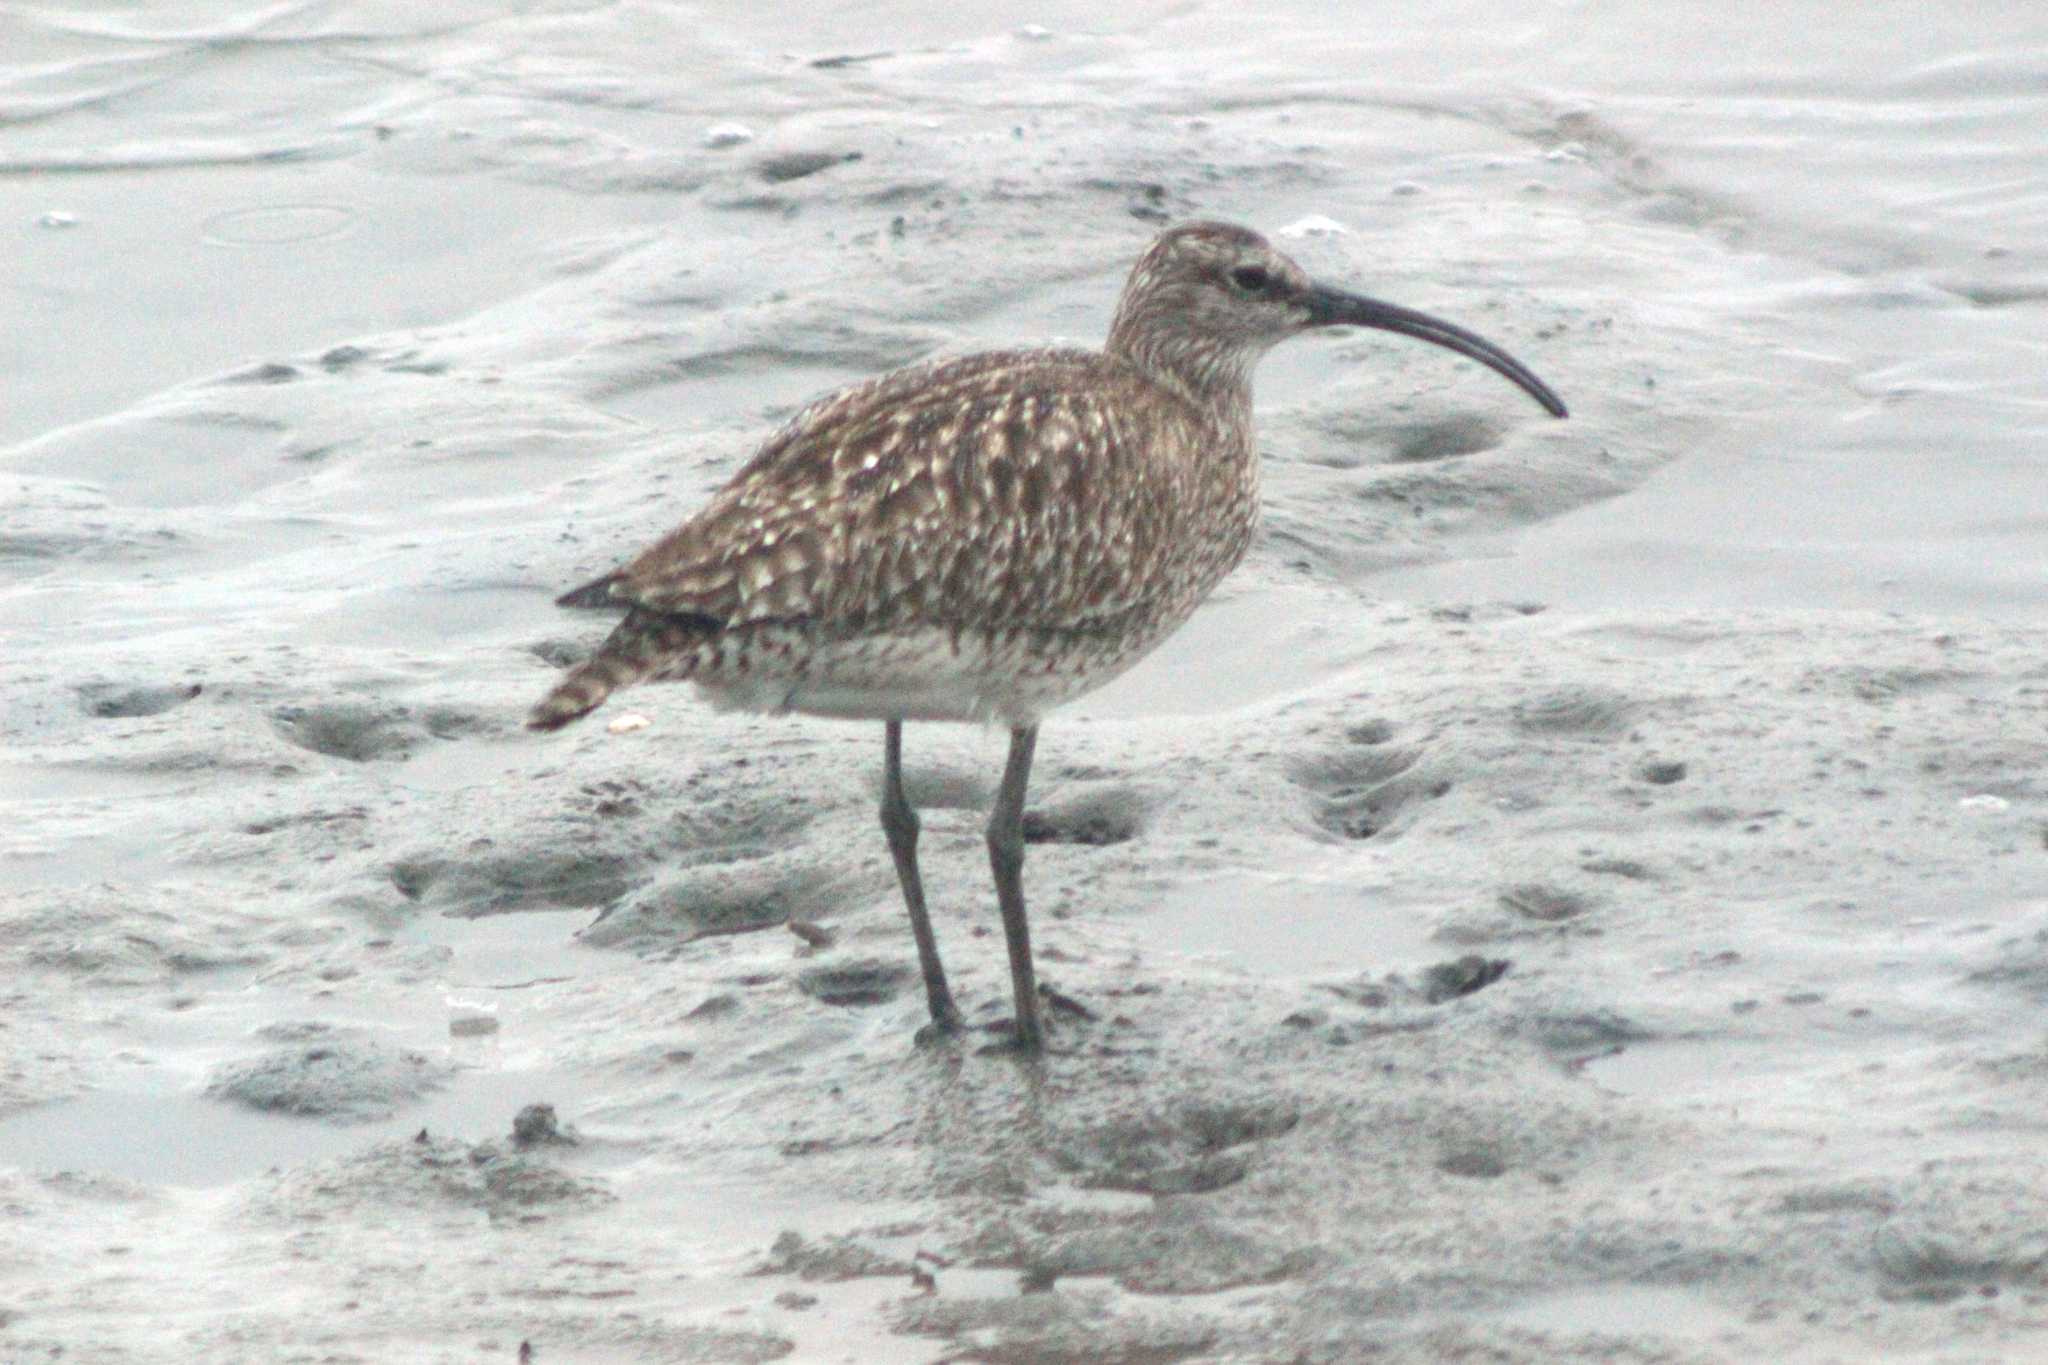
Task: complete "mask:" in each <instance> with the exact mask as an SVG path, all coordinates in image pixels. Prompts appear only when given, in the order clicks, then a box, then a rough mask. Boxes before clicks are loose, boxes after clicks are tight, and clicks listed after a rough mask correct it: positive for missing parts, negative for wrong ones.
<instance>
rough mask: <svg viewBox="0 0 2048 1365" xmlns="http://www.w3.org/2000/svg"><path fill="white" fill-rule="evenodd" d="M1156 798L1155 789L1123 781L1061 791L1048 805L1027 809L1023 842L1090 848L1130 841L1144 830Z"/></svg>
mask: <svg viewBox="0 0 2048 1365" xmlns="http://www.w3.org/2000/svg"><path fill="white" fill-rule="evenodd" d="M1157 801H1158V798H1157V795H1156V794H1155V793H1152V792H1146V791H1141V790H1140V789H1138V788H1136V787H1129V786H1125V785H1123V784H1121V783H1104V784H1099V785H1092V786H1089V787H1086V788H1083V789H1082V790H1079V791H1074V792H1062V793H1060V794H1059V795H1058V796H1056V797H1055V798H1054V799H1053V800H1051V801H1049V802H1047V803H1046V804H1045V805H1043V806H1041V807H1039V808H1037V809H1035V810H1028V811H1026V812H1024V842H1025V843H1027V844H1082V845H1085V846H1087V847H1090V848H1103V847H1107V846H1108V845H1110V844H1122V843H1128V842H1130V841H1131V840H1132V839H1135V838H1136V837H1137V836H1138V835H1139V833H1141V832H1142V831H1143V829H1144V825H1145V817H1146V816H1147V815H1148V814H1150V812H1151V811H1152V809H1153V807H1154V806H1155V805H1156V804H1157Z"/></svg>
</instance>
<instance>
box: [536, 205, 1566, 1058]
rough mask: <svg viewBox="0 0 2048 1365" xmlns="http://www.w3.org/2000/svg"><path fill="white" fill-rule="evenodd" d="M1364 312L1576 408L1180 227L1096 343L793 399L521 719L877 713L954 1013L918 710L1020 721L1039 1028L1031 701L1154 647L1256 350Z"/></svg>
mask: <svg viewBox="0 0 2048 1365" xmlns="http://www.w3.org/2000/svg"><path fill="white" fill-rule="evenodd" d="M1347 323H1348V324H1354V325H1360V326H1369V327H1381V328H1385V329H1387V330H1392V331H1398V332H1403V333H1406V334H1408V335H1412V336H1417V337H1420V338H1422V339H1424V340H1428V341H1432V342H1435V343H1437V344H1439V345H1445V346H1449V347H1451V348H1452V349H1454V350H1457V351H1459V352H1460V353H1462V354H1465V355H1467V356H1470V357H1472V358H1474V359H1476V360H1479V361H1480V362H1481V363H1483V364H1485V365H1488V366H1489V367H1491V368H1493V369H1495V370H1497V371H1498V372H1500V373H1502V374H1504V375H1506V376H1507V377H1508V378H1510V379H1512V380H1513V381H1514V382H1515V383H1517V384H1519V385H1521V386H1522V387H1523V388H1524V389H1525V390H1527V391H1528V392H1529V393H1530V394H1532V395H1533V396H1535V397H1536V399H1537V400H1538V401H1539V402H1541V403H1542V404H1543V405H1544V406H1545V407H1546V408H1548V409H1549V410H1550V411H1551V412H1552V413H1554V414H1555V415H1557V416H1560V417H1561V416H1563V415H1564V406H1563V404H1562V403H1560V402H1559V401H1558V400H1557V398H1556V397H1555V395H1553V394H1552V393H1551V392H1550V391H1549V389H1548V388H1546V387H1545V386H1544V385H1543V384H1542V383H1541V381H1539V380H1537V379H1536V378H1535V376H1534V375H1532V374H1530V373H1529V372H1528V371H1527V370H1526V369H1524V368H1522V367H1521V366H1520V365H1519V364H1518V363H1517V362H1515V361H1514V360H1513V359H1512V358H1510V357H1508V356H1507V355H1506V354H1505V353H1504V352H1501V351H1500V350H1498V348H1496V347H1493V346H1492V345H1491V344H1490V343H1488V342H1485V341H1483V340H1481V339H1480V338H1477V337H1475V336H1473V335H1472V334H1471V333H1469V332H1465V331H1463V330H1462V329H1459V328H1456V327H1453V326H1451V325H1450V324H1448V323H1444V322H1440V321H1438V320H1436V319H1434V318H1430V317H1426V316H1425V315H1423V314H1419V313H1412V312H1409V311H1408V310H1405V309H1400V308H1396V307H1394V306H1393V305H1390V304H1383V303H1377V302H1375V301H1373V300H1370V299H1364V298H1360V297H1358V296H1356V295H1350V294H1344V293H1341V292H1339V291H1335V290H1330V289H1325V288H1321V287H1319V286H1317V285H1314V284H1313V283H1311V282H1310V281H1309V279H1308V277H1307V276H1306V275H1305V274H1303V273H1302V271H1301V268H1300V267H1299V266H1297V265H1296V264H1295V263H1294V262H1293V261H1291V260H1289V259H1288V258H1287V257H1285V256H1283V255H1281V254H1280V253H1279V252H1277V251H1275V250H1274V249H1273V247H1272V246H1271V245H1270V244H1268V243H1267V242H1266V240H1265V239H1264V238H1262V237H1260V236H1259V235H1258V234H1256V233H1253V232H1251V231H1248V230H1247V229H1244V228H1239V227H1233V226H1230V225H1227V224H1220V223H1194V224H1189V225H1186V226H1183V227H1179V228H1175V229H1173V230H1171V231H1169V232H1166V233H1164V234H1162V235H1161V236H1160V237H1159V238H1158V240H1156V241H1155V242H1154V243H1153V245H1152V247H1151V249H1150V250H1149V251H1147V252H1146V253H1145V255H1144V257H1143V258H1142V259H1141V260H1140V261H1139V263H1138V265H1137V267H1136V269H1135V270H1133V272H1132V274H1131V278H1130V281H1129V283H1128V284H1127V285H1126V286H1125V289H1124V293H1123V297H1122V299H1121V301H1120V302H1119V304H1118V307H1117V312H1116V317H1115V319H1114V321H1113V323H1112V325H1111V328H1110V335H1109V339H1108V342H1107V343H1106V345H1105V347H1104V349H1103V350H1102V351H1100V352H1095V351H1078V350H1041V351H997V352H989V353H986V354H981V355H971V356H965V357H960V358H956V359H949V360H938V361H932V362H929V363H926V364H923V365H916V366H912V367H910V368H908V369H904V370H899V371H896V372H895V373H893V374H888V375H884V376H882V377H880V378H878V379H873V380H870V381H868V382H867V383H865V384H860V385H856V386H854V387H852V388H849V389H845V390H842V391H840V392H838V393H836V394H832V395H830V396H828V397H826V398H823V399H820V400H819V401H818V402H816V403H813V404H812V405H811V406H810V407H808V408H806V409H805V410H804V411H803V412H801V413H799V414H798V415H797V416H796V417H795V418H794V419H793V420H792V421H790V422H789V423H788V424H787V425H786V426H784V427H783V428H782V430H780V431H779V432H777V433H776V434H775V435H774V436H772V437H770V438H769V440H768V442H767V443H766V444H765V445H763V446H762V447H761V449H760V450H759V451H758V452H757V453H756V454H755V455H754V457H753V459H751V460H749V461H748V462H747V464H746V466H745V467H744V468H742V469H741V470H740V471H739V473H737V474H736V475H734V477H733V479H732V480H731V482H729V483H728V484H726V486H725V487H724V488H723V489H721V490H720V491H719V492H718V493H717V494H716V495H715V496H714V497H713V498H712V500H711V501H710V503H709V504H708V505H707V506H705V507H704V508H703V510H701V511H700V512H698V513H697V514H696V515H695V516H693V517H692V518H690V519H689V520H688V521H686V522H684V523H683V524H682V525H681V526H679V527H677V528H676V529H675V530H673V531H671V532H670V533H669V534H668V535H666V536H664V537H662V538H661V539H660V540H658V541H656V542H655V543H654V544H653V545H652V546H650V547H649V548H648V549H647V550H646V551H644V552H643V553H642V554H640V555H639V556H638V557H637V558H635V559H633V560H632V561H630V562H629V563H627V564H626V565H625V566H623V567H622V568H620V569H617V570H615V571H614V572H612V573H609V574H606V575H605V576H604V577H602V578H599V579H597V580H595V581H594V582H591V583H588V584H585V585H584V586H583V587H581V588H578V589H576V590H575V591H574V592H571V593H569V594H567V595H566V596H564V597H563V598H562V599H561V601H562V604H563V605H566V606H575V607H609V608H613V609H620V610H623V611H624V612H625V617H624V619H623V620H622V621H621V622H620V623H619V625H618V627H617V629H615V630H614V631H613V632H612V634H611V636H610V638H609V639H607V640H606V641H605V642H604V644H603V645H602V646H600V648H599V649H598V651H597V653H596V654H595V655H594V656H593V657H592V658H591V659H590V660H589V661H587V662H585V663H583V664H580V665H578V666H577V667H576V668H574V669H572V670H571V671H570V672H569V674H568V675H567V676H566V677H564V678H563V679H562V680H561V682H560V683H558V684H557V685H556V687H555V688H554V689H553V690H552V691H551V692H550V693H549V694H548V695H547V696H546V697H545V698H544V699H542V701H541V702H540V704H539V705H538V706H536V707H535V708H534V711H533V714H532V716H531V717H530V718H529V721H528V724H529V725H531V726H533V727H534V728H535V729H542V730H552V729H556V728H559V727H560V726H562V725H565V724H567V723H569V722H570V721H572V720H575V719H577V718H578V717H580V716H582V715H585V714H587V713H588V712H589V711H591V710H593V709H595V708H596V707H597V706H599V705H600V704H602V703H603V701H604V700H605V698H606V697H608V696H609V695H610V694H611V693H612V692H614V691H616V690H618V689H619V688H622V687H626V686H630V685H631V684H633V683H636V682H641V681H645V680H647V679H650V678H652V679H663V680H689V681H692V682H695V683H697V684H698V685H699V686H700V687H702V688H703V689H705V690H706V691H707V692H708V693H710V695H711V696H712V698H713V699H714V700H715V701H719V702H722V703H724V704H727V705H733V706H741V707H747V708H751V709H760V710H770V711H791V710H794V711H803V712H807V713H812V714H819V715H832V716H847V717H863V718H869V719H878V720H882V721H883V722H884V723H885V725H886V726H887V733H886V736H885V738H886V744H885V751H884V753H885V770H884V795H883V825H884V829H885V831H886V832H887V833H888V836H889V842H890V847H891V850H892V852H893V853H894V854H895V857H896V864H897V871H898V873H899V875H900V877H901V879H902V882H903V889H904V896H905V899H906V901H907V902H908V903H909V907H910V912H911V921H912V928H913V931H914V932H915V933H916V935H917V940H918V949H919V957H920V960H921V963H922V965H923V967H924V971H925V981H926V988H927V993H928V996H929V1003H930V1006H931V1012H932V1017H933V1020H934V1022H935V1023H937V1024H939V1025H941V1026H943V1027H950V1026H952V1025H954V1024H956V1023H957V1021H958V1012H957V1010H955V1009H954V1007H953V1004H952V1000H951V996H950V994H949V993H948V991H947V988H946V985H945V980H944V974H943V971H942V969H941V968H940V967H939V963H938V955H937V950H936V947H935V946H934V945H933V943H932V941H931V932H930V924H929V920H928V918H927V916H926V914H925V911H924V906H923V892H922V889H921V885H920V884H919V881H918V874H917V868H916V859H915V847H916V832H917V824H916V816H915V814H914V813H913V812H912V811H911V810H910V808H909V805H908V803H907V801H905V800H904V799H903V797H902V791H901V773H900V744H901V724H902V722H903V721H904V720H906V719H912V720H918V719H932V720H979V721H1001V722H1003V723H1004V724H1006V725H1008V726H1009V727H1011V731H1012V746H1011V759H1010V765H1009V771H1008V772H1006V774H1005V778H1004V784H1003V789H1002V792H1001V793H1000V794H999V796H998V799H997V805H996V812H995V816H994V818H993V819H992V820H991V823H990V836H989V842H990V852H991V858H992V862H993V866H994V868H995V873H996V881H997V891H998V896H999V899H1000V900H1001V902H1002V906H1003V916H1004V926H1005V929H1006V931H1007V933H1008V937H1009V943H1010V957H1011V969H1012V977H1013V983H1012V984H1013V989H1014V991H1015V992H1016V995H1017V1001H1016V1005H1017V1036H1018V1040H1019V1041H1020V1043H1023V1044H1025V1045H1027V1046H1035V1045H1036V1044H1037V1042H1038V1038H1039V1029H1040V1024H1039V1019H1038V1011H1037V999H1036V988H1035V985H1034V984H1033V979H1032V975H1031V962H1030V946H1029V939H1028V931H1027V930H1026V929H1025V926H1024V914H1023V899H1022V890H1021V881H1020V875H1021V874H1020V869H1021V863H1022V845H1021V839H1020V837H1019V834H1018V826H1019V825H1020V822H1021V818H1022V812H1023V795H1024V785H1025V782H1026V780H1027V779H1028V774H1029V768H1030V755H1031V750H1032V745H1033V743H1034V742H1035V738H1036V733H1037V725H1038V720H1039V718H1040V717H1041V716H1042V715H1043V714H1045V712H1046V711H1048V710H1050V709H1051V708H1052V707H1054V706H1057V705H1059V704H1060V703H1061V702H1064V701H1067V700H1069V699H1071V698H1072V697H1074V696H1076V695H1078V694H1079V693H1082V692H1085V691H1087V690H1089V689H1090V688H1093V687H1097V686H1100V685H1101V684H1102V683H1104V682H1106V681H1108V680H1109V679H1110V678H1112V677H1115V676H1116V675H1117V674H1118V673H1120V672H1122V671H1123V670H1124V669H1126V668H1128V667H1130V665H1132V664H1133V663H1135V662H1137V660H1139V659H1140V658H1142V657H1144V655H1145V654H1146V653H1147V652H1149V651H1150V650H1151V649H1152V648H1153V647H1154V646H1155V645H1157V644H1158V643H1159V641H1160V640H1162V639H1164V638H1165V637H1166V636H1167V635H1168V634H1170V633H1171V632H1172V631H1173V630H1174V629H1175V628H1177V627H1178V626H1179V625H1180V624H1181V623H1182V622H1183V621H1185V620H1186V619H1187V617H1188V616H1189V614H1190V613H1192V612H1193V610H1194V609H1195V607H1196V606H1197V605H1198V604H1199V603H1200V602H1201V601H1202V599H1203V598H1204V597H1206V596H1207V595H1208V594H1209V592H1210V591H1211V590H1212V589H1213V588H1214V587H1215V586H1216V584H1217V583H1218V582H1219V581H1221V579H1222V578H1223V576H1224V575H1225V574H1227V573H1229V572H1230V570H1231V569H1233V568H1234V567H1236V565H1237V564H1238V562H1239V561H1240V560H1241V559H1242V558H1243V557H1244V554H1245V551H1246V549H1247V548H1248V547H1249V545H1250V543H1251V537H1252V530H1253V526H1254V524H1255V521H1256V518H1257V513H1258V487H1259V478H1258V472H1259V471H1258V458H1257V450H1256V447H1255V446H1254V444H1253V440H1252V410H1251V369H1252V366H1253V365H1254V364H1255V363H1256V362H1257V360H1258V358H1259V357H1260V356H1261V355H1263V354H1264V353H1265V351H1266V350H1267V349H1268V348H1270V347H1271V346H1272V345H1274V344H1275V343H1276V342H1279V341H1281V340H1284V339H1285V338H1286V337H1288V336H1291V335H1294V334H1296V333H1298V332H1301V331H1303V330H1306V329H1308V328H1311V327H1317V326H1328V325H1343V324H1347Z"/></svg>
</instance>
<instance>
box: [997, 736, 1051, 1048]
mask: <svg viewBox="0 0 2048 1365" xmlns="http://www.w3.org/2000/svg"><path fill="white" fill-rule="evenodd" d="M1037 745H1038V727H1037V726H1036V725H1020V726H1018V727H1017V728H1015V729H1014V730H1012V731H1010V761H1009V763H1008V764H1007V765H1005V766H1004V768H1003V785H1002V788H1001V790H999V791H998V792H997V793H996V806H995V809H994V810H993V811H991V812H989V817H988V862H989V866H990V867H991V868H992V869H994V871H995V876H996V903H997V904H998V905H1000V906H1001V907H1002V911H1003V937H1004V938H1005V939H1006V940H1008V942H1009V945H1010V989H1011V991H1012V992H1013V993H1014V994H1015V996H1016V998H1017V1046H1018V1047H1020V1048H1023V1049H1024V1050H1025V1051H1027V1052H1036V1051H1037V1050H1038V1048H1039V1047H1040V1046H1041V1045H1042V1044H1043V1042H1044V1040H1045V1028H1044V1025H1043V1024H1041V1023H1040V1021H1039V1013H1038V981H1037V977H1036V975H1035V974H1034V973H1033V971H1032V967H1031V925H1030V923H1029V922H1028V921H1027V920H1026V919H1025V918H1024V788H1025V785H1026V784H1027V783H1028V782H1029V781H1030V780H1031V752H1032V750H1033V749H1034V748H1036V747H1037Z"/></svg>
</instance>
